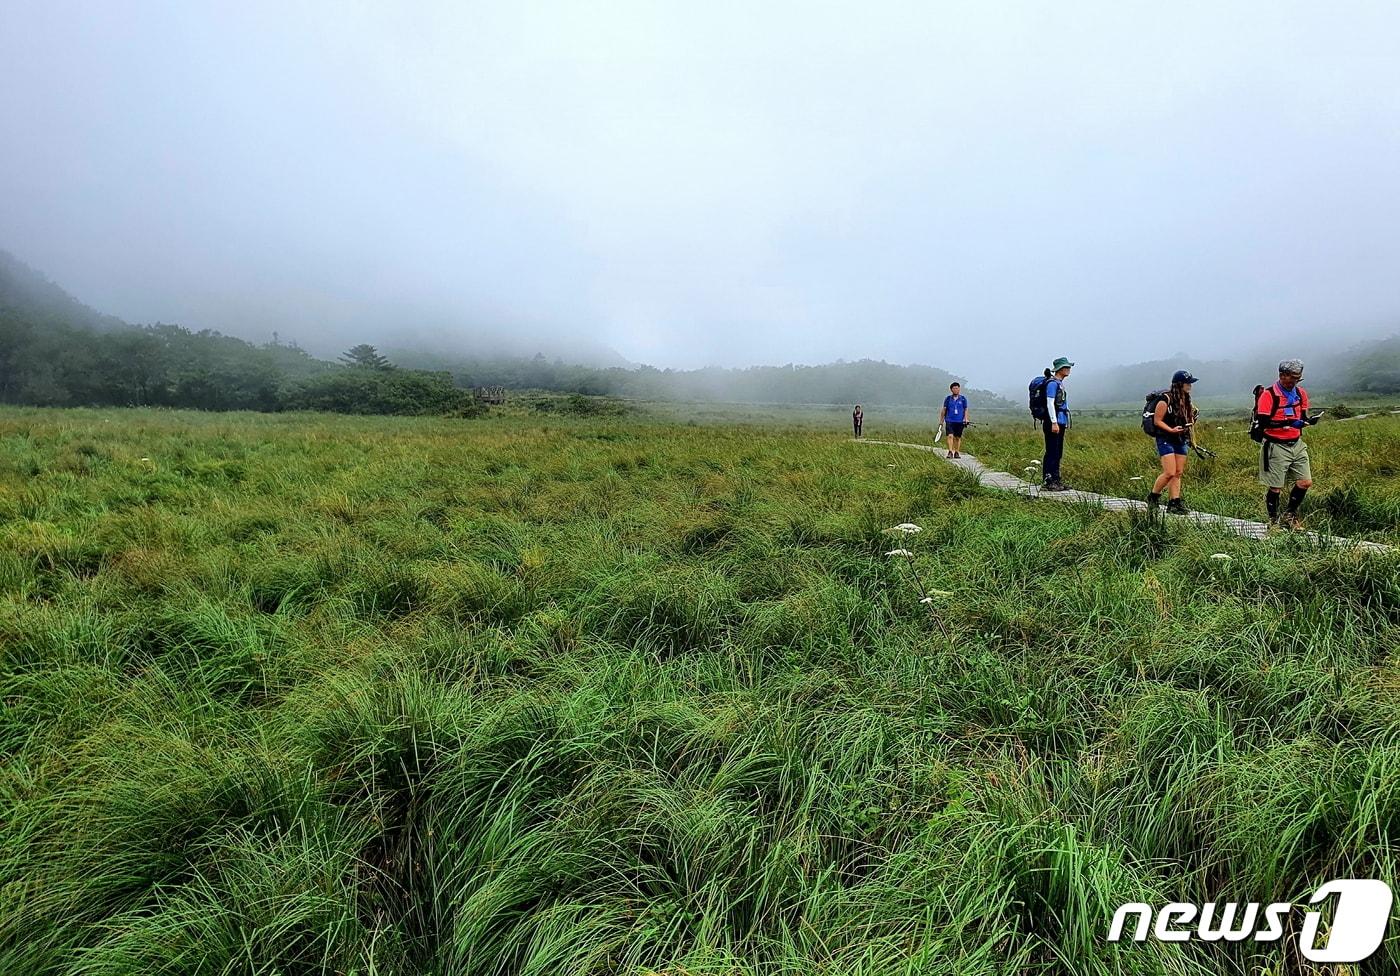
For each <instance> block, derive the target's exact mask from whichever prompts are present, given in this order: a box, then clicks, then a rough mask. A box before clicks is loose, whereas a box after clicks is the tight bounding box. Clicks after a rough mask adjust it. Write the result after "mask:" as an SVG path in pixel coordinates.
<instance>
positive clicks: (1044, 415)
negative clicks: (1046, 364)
mask: <svg viewBox="0 0 1400 976" xmlns="http://www.w3.org/2000/svg"><path fill="white" fill-rule="evenodd" d="M1052 375H1053V374H1052V373H1051V372H1050V371H1049V370H1048V369H1047V370H1046V371H1045V375H1044V376H1037V377H1036V378H1035V379H1033V380H1031V382H1030V387H1029V391H1030V407H1031V418H1032V419H1033V420H1049V419H1050V407H1049V405H1048V404H1047V403H1046V402H1045V384H1047V383H1049V382H1050V377H1051V376H1052Z"/></svg>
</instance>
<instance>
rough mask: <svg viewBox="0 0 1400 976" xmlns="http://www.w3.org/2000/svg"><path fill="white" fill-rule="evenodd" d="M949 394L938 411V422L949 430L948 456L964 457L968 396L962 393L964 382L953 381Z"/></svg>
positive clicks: (949, 387)
mask: <svg viewBox="0 0 1400 976" xmlns="http://www.w3.org/2000/svg"><path fill="white" fill-rule="evenodd" d="M948 389H949V391H950V392H949V394H948V395H947V396H945V397H944V398H943V409H942V410H940V411H939V412H938V422H939V423H940V424H942V425H943V426H944V429H945V430H947V432H948V456H949V457H950V458H959V457H962V437H963V431H964V430H966V429H967V397H965V396H963V395H962V384H961V383H951V384H949V386H948Z"/></svg>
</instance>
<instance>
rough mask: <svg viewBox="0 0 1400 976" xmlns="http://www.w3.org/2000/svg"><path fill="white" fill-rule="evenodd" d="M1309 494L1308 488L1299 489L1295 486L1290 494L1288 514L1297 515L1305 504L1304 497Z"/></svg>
mask: <svg viewBox="0 0 1400 976" xmlns="http://www.w3.org/2000/svg"><path fill="white" fill-rule="evenodd" d="M1307 493H1308V490H1307V489H1306V488H1299V487H1298V486H1297V485H1294V486H1293V490H1292V491H1290V492H1289V493H1288V512H1289V514H1290V515H1291V514H1296V513H1297V511H1298V506H1299V505H1301V504H1303V496H1304V495H1306V494H1307Z"/></svg>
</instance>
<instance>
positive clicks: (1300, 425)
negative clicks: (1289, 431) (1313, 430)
mask: <svg viewBox="0 0 1400 976" xmlns="http://www.w3.org/2000/svg"><path fill="white" fill-rule="evenodd" d="M1288 426H1290V427H1294V428H1297V429H1298V430H1302V429H1303V428H1304V427H1305V426H1306V425H1305V424H1304V423H1303V421H1301V420H1295V421H1293V423H1291V424H1289V425H1288Z"/></svg>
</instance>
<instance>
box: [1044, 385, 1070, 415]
mask: <svg viewBox="0 0 1400 976" xmlns="http://www.w3.org/2000/svg"><path fill="white" fill-rule="evenodd" d="M1062 389H1064V384H1062V383H1061V382H1060V381H1059V380H1057V379H1055V378H1053V377H1052V378H1050V379H1049V380H1047V381H1046V383H1045V409H1046V411H1047V412H1048V413H1049V414H1050V416H1051V417H1052V418H1054V420H1055V423H1057V424H1059V425H1060V426H1061V427H1065V426H1068V425H1069V391H1068V390H1066V391H1065V402H1064V403H1063V404H1061V405H1060V408H1059V409H1058V410H1057V409H1055V397H1056V396H1058V395H1059V392H1060V390H1062Z"/></svg>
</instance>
